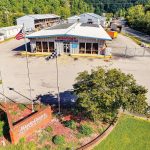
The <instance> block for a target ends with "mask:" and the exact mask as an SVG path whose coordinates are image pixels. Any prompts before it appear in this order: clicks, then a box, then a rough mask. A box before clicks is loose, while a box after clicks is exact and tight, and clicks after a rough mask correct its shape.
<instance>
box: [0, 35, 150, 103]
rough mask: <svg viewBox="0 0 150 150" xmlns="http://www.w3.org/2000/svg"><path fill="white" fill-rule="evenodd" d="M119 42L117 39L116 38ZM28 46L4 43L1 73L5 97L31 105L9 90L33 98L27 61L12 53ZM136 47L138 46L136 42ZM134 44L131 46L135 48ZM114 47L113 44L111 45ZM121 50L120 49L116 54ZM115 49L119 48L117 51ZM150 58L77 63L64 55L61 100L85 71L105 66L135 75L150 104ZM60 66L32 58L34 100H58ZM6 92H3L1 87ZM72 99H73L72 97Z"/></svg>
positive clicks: (0, 55)
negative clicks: (43, 98) (18, 48)
mask: <svg viewBox="0 0 150 150" xmlns="http://www.w3.org/2000/svg"><path fill="white" fill-rule="evenodd" d="M116 40H117V39H116ZM118 41H119V43H116V42H115V40H114V41H113V42H112V43H113V44H114V45H115V44H116V47H118V46H120V45H121V46H122V44H123V43H125V42H127V43H128V41H130V42H131V41H132V40H130V39H129V38H127V37H122V35H121V36H119V39H118ZM23 43H24V41H23V40H20V41H16V40H11V41H8V42H6V43H3V44H0V70H1V71H2V76H3V83H4V89H5V94H6V95H7V96H8V97H10V98H12V99H13V100H15V101H18V102H28V100H27V99H26V98H24V97H22V96H20V95H19V94H17V93H15V92H13V91H10V90H8V87H13V88H15V90H16V91H18V92H20V93H21V94H23V95H25V96H27V97H30V96H29V86H28V78H27V68H26V59H25V58H22V57H20V56H16V55H15V54H16V53H17V52H16V51H12V50H13V49H15V48H16V47H19V46H21V45H22V44H23ZM131 43H132V44H133V45H132V46H133V47H134V46H137V45H136V44H135V43H133V41H132V42H131ZM131 43H130V45H131ZM109 44H110V45H111V43H109ZM118 49H119V48H116V51H117V50H118ZM114 50H115V48H114ZM149 65H150V59H149V58H148V57H133V58H122V57H114V58H113V59H112V60H111V61H110V62H105V61H104V60H103V59H87V58H79V59H78V60H74V59H73V58H71V57H69V56H61V57H59V59H58V66H59V86H60V92H61V100H63V101H67V100H68V91H70V90H72V88H73V87H72V85H73V83H75V78H76V77H77V75H78V73H79V72H81V71H84V70H88V71H90V70H91V69H93V68H96V67H97V66H103V67H107V68H120V69H121V70H122V71H124V72H125V73H131V74H133V75H134V76H135V79H136V80H137V82H138V83H139V84H141V85H143V86H146V88H147V89H149V93H148V95H147V97H148V101H149V103H150V67H149ZM55 66H56V63H55V60H50V61H48V62H47V61H46V60H45V58H43V57H41V58H35V57H30V58H29V68H30V76H31V88H32V98H34V99H35V98H36V97H37V96H39V95H40V96H41V97H44V96H48V97H47V98H46V100H47V101H49V100H50V98H52V97H53V98H56V95H55V94H57V86H56V83H57V82H56V79H57V78H56V67H55ZM0 91H1V92H2V89H1V88H0ZM69 99H70V100H72V97H69Z"/></svg>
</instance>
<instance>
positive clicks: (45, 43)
mask: <svg viewBox="0 0 150 150" xmlns="http://www.w3.org/2000/svg"><path fill="white" fill-rule="evenodd" d="M42 44H43V52H48V45H47V42H42Z"/></svg>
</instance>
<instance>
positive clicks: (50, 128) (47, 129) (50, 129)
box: [45, 126, 53, 132]
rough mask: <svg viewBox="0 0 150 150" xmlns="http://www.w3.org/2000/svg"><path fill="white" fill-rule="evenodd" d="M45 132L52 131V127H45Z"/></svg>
mask: <svg viewBox="0 0 150 150" xmlns="http://www.w3.org/2000/svg"><path fill="white" fill-rule="evenodd" d="M45 130H46V131H47V132H52V131H53V129H52V127H50V126H49V127H47V128H46V129H45Z"/></svg>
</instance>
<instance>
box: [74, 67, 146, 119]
mask: <svg viewBox="0 0 150 150" xmlns="http://www.w3.org/2000/svg"><path fill="white" fill-rule="evenodd" d="M73 87H74V93H75V94H76V96H77V108H78V109H79V110H82V111H84V112H86V114H87V115H88V116H89V118H91V119H93V120H96V119H104V120H105V121H109V120H111V119H112V118H113V117H114V116H115V115H116V114H117V113H118V110H119V109H120V108H122V109H123V110H128V111H130V112H136V113H145V112H146V109H147V102H146V93H147V89H145V87H143V86H140V85H138V84H137V83H136V81H135V79H134V77H133V76H132V75H130V74H125V73H123V72H121V70H117V69H110V70H105V69H103V68H98V69H96V70H91V73H88V72H87V71H84V72H81V73H79V76H78V77H77V78H76V83H75V84H74V86H73Z"/></svg>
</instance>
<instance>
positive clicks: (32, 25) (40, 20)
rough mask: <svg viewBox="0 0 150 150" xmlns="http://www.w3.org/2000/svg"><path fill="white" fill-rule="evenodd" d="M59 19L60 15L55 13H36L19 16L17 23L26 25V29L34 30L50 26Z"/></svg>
mask: <svg viewBox="0 0 150 150" xmlns="http://www.w3.org/2000/svg"><path fill="white" fill-rule="evenodd" d="M59 21H60V16H57V15H55V14H34V15H26V16H23V17H20V18H18V19H17V25H24V28H25V30H26V31H32V30H36V29H37V30H39V29H42V28H46V27H50V26H52V25H54V24H57V23H58V22H59Z"/></svg>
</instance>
